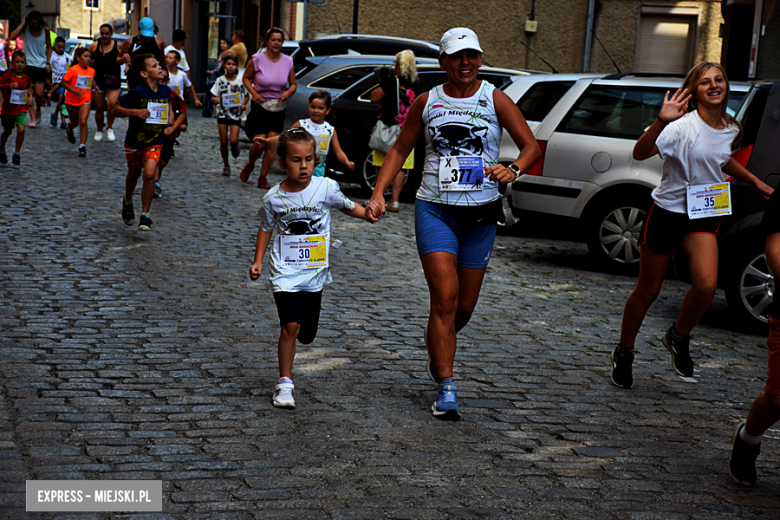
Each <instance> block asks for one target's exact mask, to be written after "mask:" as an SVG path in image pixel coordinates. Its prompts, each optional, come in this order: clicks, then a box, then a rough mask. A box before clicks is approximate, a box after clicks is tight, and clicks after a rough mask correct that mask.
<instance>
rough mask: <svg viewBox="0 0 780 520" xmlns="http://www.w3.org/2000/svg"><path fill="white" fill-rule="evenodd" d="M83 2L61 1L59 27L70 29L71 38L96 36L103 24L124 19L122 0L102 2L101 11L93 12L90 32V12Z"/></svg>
mask: <svg viewBox="0 0 780 520" xmlns="http://www.w3.org/2000/svg"><path fill="white" fill-rule="evenodd" d="M83 5H84V1H83V0H61V1H60V17H59V24H58V26H59V27H65V28H68V29H70V33H71V37H73V35H74V34H78V35H90V34H92V35H94V34H96V33H97V32H98V28H99V27H100V25H101V24H103V23H106V22H108V21H109V20H112V19H114V18H124V17H125V11H124V4H123V3H122V1H121V0H101V6H100V11H92V30H91V31H90V25H89V15H90V11H89V10H88V9H84V8H83V7H82V6H83Z"/></svg>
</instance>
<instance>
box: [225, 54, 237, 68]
mask: <svg viewBox="0 0 780 520" xmlns="http://www.w3.org/2000/svg"><path fill="white" fill-rule="evenodd" d="M228 60H233V62H234V63H235V64H236V67H238V57H237V56H236V55H235V54H233V53H232V52H228V53H227V54H225V59H223V60H222V66H223V67H224V66H225V63H227V61H228Z"/></svg>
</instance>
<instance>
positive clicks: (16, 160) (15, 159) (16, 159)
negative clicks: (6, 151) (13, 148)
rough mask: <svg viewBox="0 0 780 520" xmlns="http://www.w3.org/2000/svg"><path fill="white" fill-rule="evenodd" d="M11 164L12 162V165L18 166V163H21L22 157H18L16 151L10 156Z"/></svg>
mask: <svg viewBox="0 0 780 520" xmlns="http://www.w3.org/2000/svg"><path fill="white" fill-rule="evenodd" d="M11 164H13V165H14V166H19V165H21V164H22V158H21V157H19V154H18V153H15V154H14V155H13V156H12V157H11Z"/></svg>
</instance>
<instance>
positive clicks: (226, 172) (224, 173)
mask: <svg viewBox="0 0 780 520" xmlns="http://www.w3.org/2000/svg"><path fill="white" fill-rule="evenodd" d="M222 176H223V177H230V166H225V167H224V168H222Z"/></svg>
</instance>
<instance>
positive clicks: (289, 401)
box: [274, 383, 295, 408]
mask: <svg viewBox="0 0 780 520" xmlns="http://www.w3.org/2000/svg"><path fill="white" fill-rule="evenodd" d="M293 388H295V386H294V385H293V384H292V383H279V384H278V385H276V390H274V406H276V407H277V408H295V399H294V398H293V395H292V392H293Z"/></svg>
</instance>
